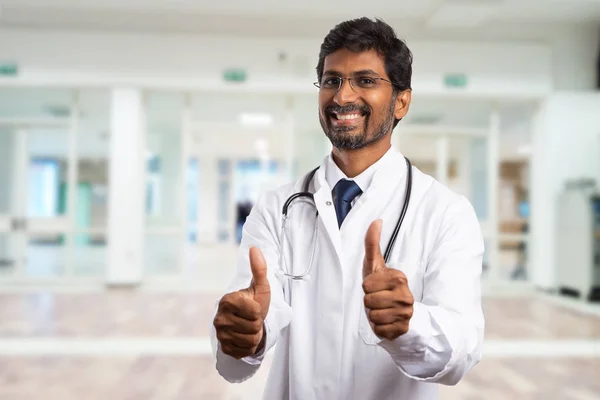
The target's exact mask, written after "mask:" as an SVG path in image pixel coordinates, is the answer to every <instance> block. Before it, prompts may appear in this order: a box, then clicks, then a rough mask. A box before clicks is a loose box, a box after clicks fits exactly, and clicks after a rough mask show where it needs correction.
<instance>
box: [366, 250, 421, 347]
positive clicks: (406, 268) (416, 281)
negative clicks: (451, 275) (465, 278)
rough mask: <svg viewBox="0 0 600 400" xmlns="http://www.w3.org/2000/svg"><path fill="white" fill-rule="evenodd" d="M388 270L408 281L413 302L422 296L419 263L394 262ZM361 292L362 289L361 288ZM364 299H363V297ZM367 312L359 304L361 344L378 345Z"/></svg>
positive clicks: (378, 339) (377, 339) (378, 341)
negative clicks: (403, 276)
mask: <svg viewBox="0 0 600 400" xmlns="http://www.w3.org/2000/svg"><path fill="white" fill-rule="evenodd" d="M388 268H395V269H398V270H400V271H402V272H403V273H404V275H406V279H407V280H408V287H409V289H410V291H411V293H412V294H413V297H414V299H415V301H419V300H420V299H421V298H422V295H423V272H422V270H421V263H420V262H418V261H417V262H414V261H410V262H394V263H389V264H388ZM361 290H362V288H361ZM363 298H364V297H363ZM368 312H369V311H368V310H367V309H366V308H365V304H364V301H361V303H360V315H359V317H358V318H359V326H358V330H359V332H358V333H359V335H360V337H361V338H362V340H363V342H364V343H365V344H368V345H373V346H374V345H378V344H379V343H380V342H381V339H380V338H379V337H377V335H375V332H373V328H372V327H371V324H370V322H369V318H368Z"/></svg>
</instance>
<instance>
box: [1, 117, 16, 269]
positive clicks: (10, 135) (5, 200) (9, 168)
mask: <svg viewBox="0 0 600 400" xmlns="http://www.w3.org/2000/svg"><path fill="white" fill-rule="evenodd" d="M15 140H16V139H15V134H14V132H13V131H12V130H11V128H2V132H0V187H1V188H2V190H0V219H1V218H2V217H6V218H7V219H8V221H7V224H8V225H9V227H10V225H11V224H10V219H11V218H12V217H13V216H14V215H13V212H14V210H13V208H12V200H11V197H12V192H13V190H14V188H13V186H12V180H13V171H14V167H13V164H14V161H13V159H14V157H16V154H15V153H14V142H15ZM9 229H10V228H9ZM11 236H12V234H11V233H10V231H9V232H8V233H7V234H5V233H4V232H0V260H4V259H8V260H10V259H12V255H13V253H12V251H13V249H12V246H11V245H10V237H11Z"/></svg>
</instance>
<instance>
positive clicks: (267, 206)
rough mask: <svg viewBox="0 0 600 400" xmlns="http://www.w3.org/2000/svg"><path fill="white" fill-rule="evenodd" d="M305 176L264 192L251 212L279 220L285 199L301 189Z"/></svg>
mask: <svg viewBox="0 0 600 400" xmlns="http://www.w3.org/2000/svg"><path fill="white" fill-rule="evenodd" d="M305 176H306V174H304V175H302V176H301V177H300V178H298V179H296V180H294V181H291V182H288V183H285V184H283V185H280V186H278V187H275V188H273V189H269V190H266V191H264V192H263V193H262V194H261V195H260V196H259V198H258V200H257V202H256V206H255V207H254V209H253V210H254V211H255V212H259V213H260V214H261V215H263V216H265V217H271V218H279V217H280V215H281V211H282V209H283V205H284V204H285V202H286V201H287V199H288V198H289V197H290V196H291V195H292V194H294V193H297V192H299V191H300V190H301V189H302V183H303V182H304V178H305Z"/></svg>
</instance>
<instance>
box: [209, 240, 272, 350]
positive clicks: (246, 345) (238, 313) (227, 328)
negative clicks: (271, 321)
mask: <svg viewBox="0 0 600 400" xmlns="http://www.w3.org/2000/svg"><path fill="white" fill-rule="evenodd" d="M250 268H251V269H252V281H251V282H250V286H248V287H247V288H246V289H242V290H239V291H237V292H233V293H229V294H226V295H225V296H223V298H222V299H221V301H220V302H219V307H218V310H217V314H216V315H215V319H214V321H213V325H214V327H215V329H216V332H217V339H218V340H219V342H220V343H221V350H222V351H223V353H225V354H227V355H229V356H231V357H234V358H236V359H238V360H239V359H241V358H244V357H248V356H251V355H254V354H256V353H258V352H259V351H261V350H262V348H263V347H264V345H265V343H264V342H265V340H264V332H263V322H264V320H265V318H266V317H267V313H268V311H269V304H270V303H271V287H270V286H269V280H268V279H267V263H266V261H265V258H264V256H263V254H262V252H261V251H260V249H258V248H256V247H252V248H250Z"/></svg>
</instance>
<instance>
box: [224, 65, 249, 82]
mask: <svg viewBox="0 0 600 400" xmlns="http://www.w3.org/2000/svg"><path fill="white" fill-rule="evenodd" d="M247 78H248V74H247V73H246V70H245V69H241V68H231V69H227V70H225V71H224V72H223V79H225V81H226V82H244V81H245V80H246V79H247Z"/></svg>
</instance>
